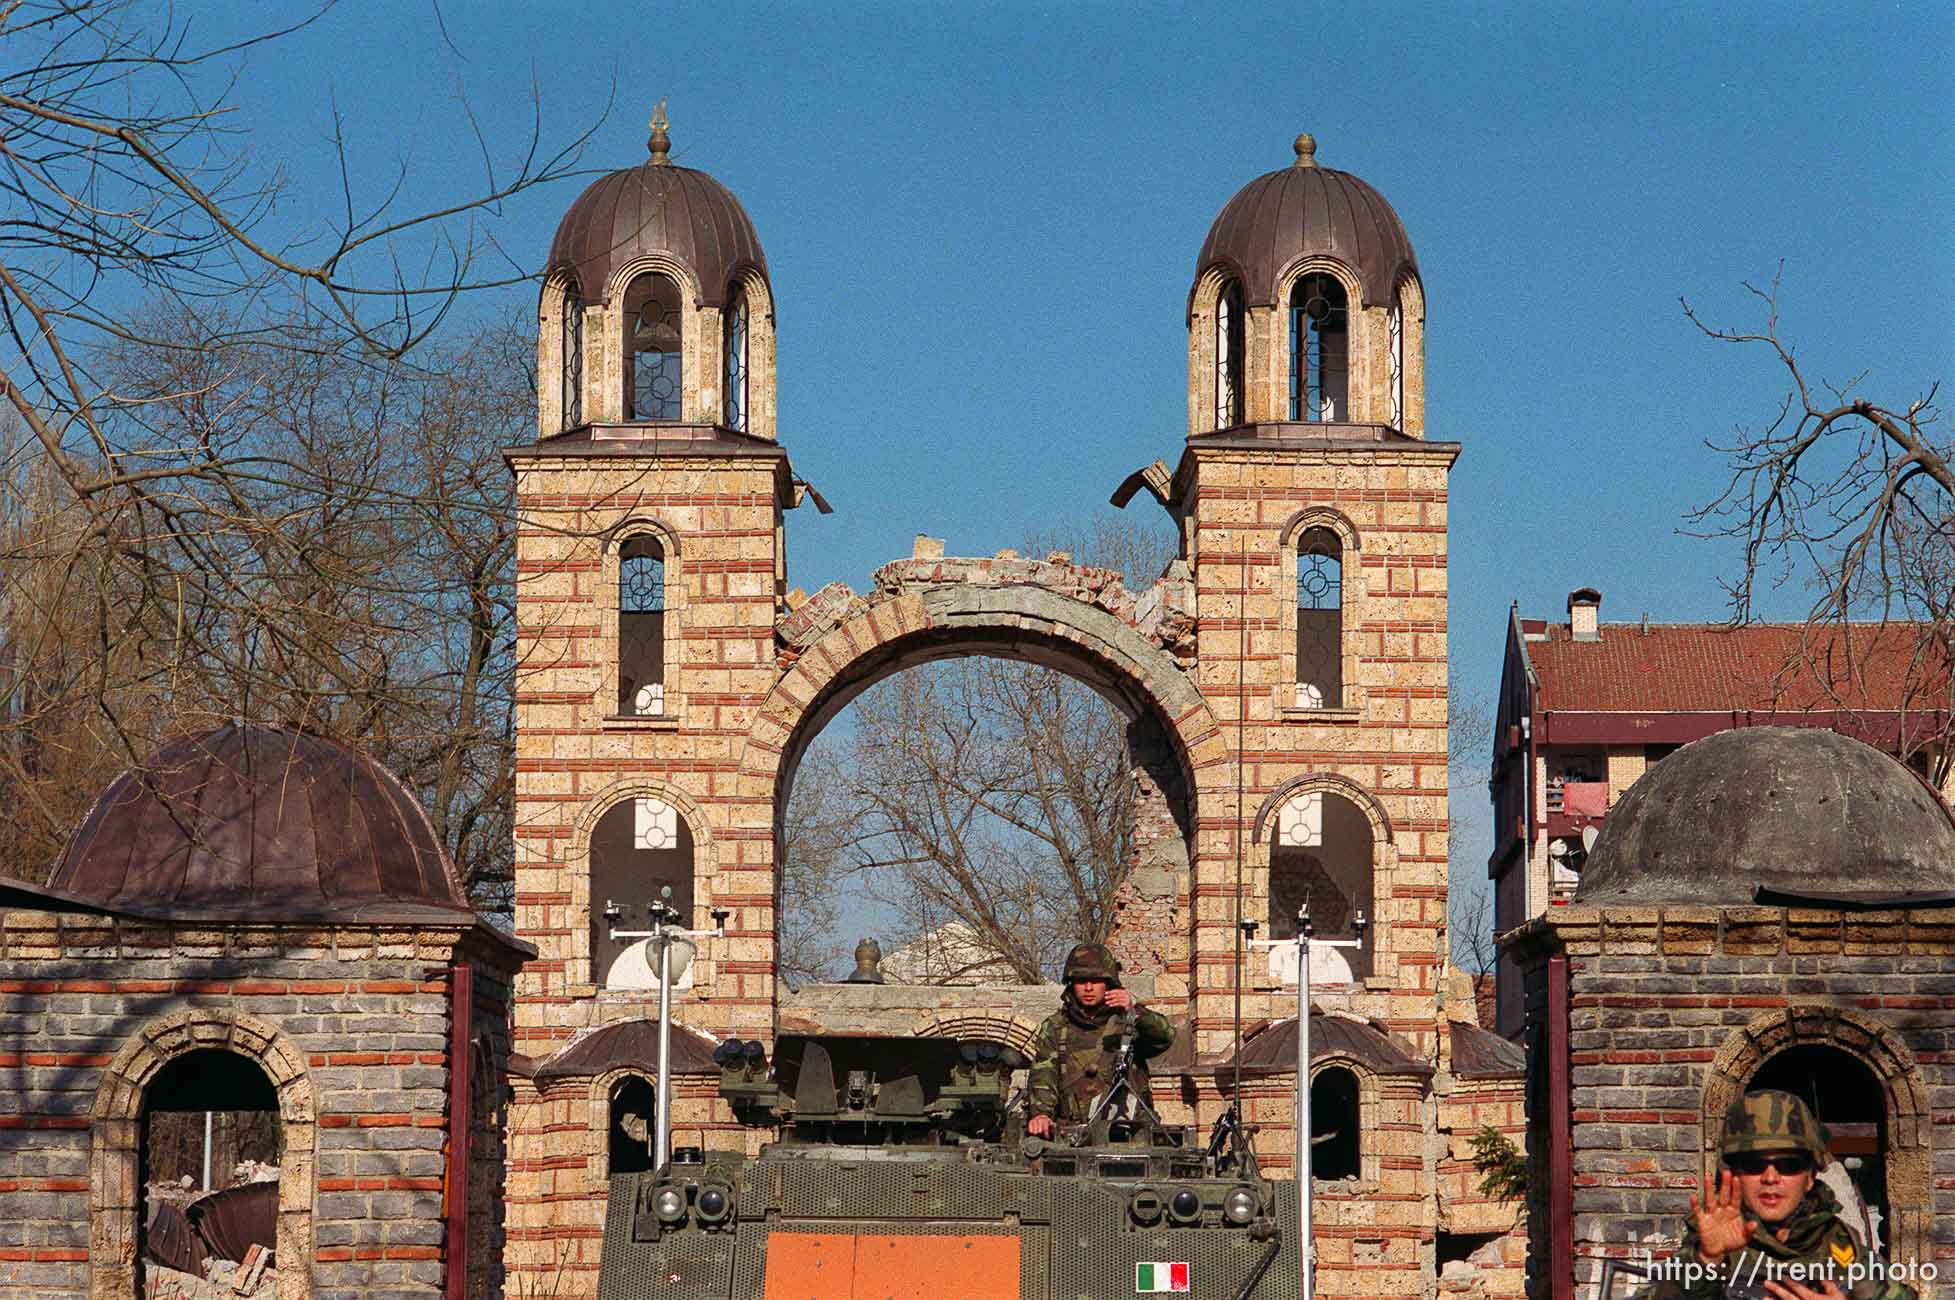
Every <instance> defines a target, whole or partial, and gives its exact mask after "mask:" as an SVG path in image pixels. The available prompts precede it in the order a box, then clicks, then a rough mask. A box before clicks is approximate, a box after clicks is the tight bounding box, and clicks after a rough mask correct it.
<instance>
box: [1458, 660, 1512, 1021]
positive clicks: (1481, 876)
mask: <svg viewBox="0 0 1955 1300" xmlns="http://www.w3.org/2000/svg"><path fill="white" fill-rule="evenodd" d="M1446 697H1447V698H1446V709H1447V735H1446V778H1447V782H1446V783H1447V786H1448V800H1447V802H1448V803H1449V804H1450V805H1451V807H1452V809H1453V815H1452V817H1451V818H1450V821H1449V824H1448V834H1447V845H1448V852H1449V855H1450V857H1449V861H1448V863H1447V877H1448V881H1447V894H1446V897H1447V928H1448V930H1449V932H1450V937H1451V941H1452V943H1451V948H1452V956H1453V964H1454V965H1456V966H1458V967H1459V968H1460V969H1462V970H1464V971H1465V972H1466V973H1467V975H1468V976H1470V977H1471V978H1472V979H1473V980H1474V982H1475V984H1476V986H1477V984H1478V982H1479V981H1481V980H1483V979H1486V978H1489V977H1491V975H1492V974H1493V969H1494V966H1495V965H1496V964H1497V963H1498V961H1499V959H1500V953H1499V950H1498V949H1497V948H1496V947H1495V946H1494V933H1493V893H1492V886H1491V884H1490V882H1489V881H1488V880H1487V869H1486V862H1485V860H1484V859H1473V858H1469V857H1467V856H1465V839H1466V837H1465V836H1464V835H1463V834H1462V833H1461V832H1462V829H1463V826H1462V822H1461V819H1460V817H1459V815H1458V809H1460V808H1461V807H1463V806H1464V805H1465V803H1466V801H1467V800H1474V801H1476V802H1479V803H1484V801H1485V798H1486V782H1487V761H1488V760H1487V756H1488V754H1489V753H1490V752H1491V749H1492V740H1493V705H1492V702H1491V699H1490V698H1489V696H1488V695H1487V693H1486V692H1485V691H1481V690H1476V689H1474V688H1472V687H1470V686H1468V685H1467V684H1466V682H1465V680H1464V679H1463V678H1462V677H1461V676H1460V675H1459V674H1458V673H1457V672H1454V673H1453V674H1451V676H1450V678H1449V680H1448V681H1447V684H1446Z"/></svg>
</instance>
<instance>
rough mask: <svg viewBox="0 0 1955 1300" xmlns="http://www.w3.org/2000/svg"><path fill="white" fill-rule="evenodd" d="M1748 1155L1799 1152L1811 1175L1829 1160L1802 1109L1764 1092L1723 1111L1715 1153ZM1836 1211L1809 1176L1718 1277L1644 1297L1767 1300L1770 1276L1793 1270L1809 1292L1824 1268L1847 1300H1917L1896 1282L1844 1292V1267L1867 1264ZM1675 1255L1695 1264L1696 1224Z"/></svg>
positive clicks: (1668, 1285)
mask: <svg viewBox="0 0 1955 1300" xmlns="http://www.w3.org/2000/svg"><path fill="white" fill-rule="evenodd" d="M1747 1151H1803V1152H1805V1153H1806V1154H1807V1155H1808V1156H1810V1157H1812V1160H1813V1166H1814V1172H1815V1174H1817V1172H1818V1170H1819V1169H1821V1168H1823V1167H1824V1166H1825V1164H1826V1161H1827V1160H1828V1159H1829V1157H1828V1155H1827V1153H1826V1143H1825V1139H1824V1138H1823V1136H1822V1135H1821V1132H1820V1127H1819V1122H1818V1121H1817V1120H1815V1119H1814V1118H1813V1116H1812V1112H1811V1111H1809V1110H1807V1109H1806V1104H1805V1103H1804V1102H1802V1101H1800V1100H1799V1099H1798V1098H1797V1097H1795V1096H1793V1095H1792V1094H1791V1093H1789V1092H1777V1091H1769V1090H1768V1091H1761V1092H1753V1093H1747V1094H1746V1095H1745V1096H1743V1097H1740V1098H1739V1099H1738V1100H1736V1101H1734V1102H1732V1103H1731V1108H1730V1109H1729V1110H1727V1111H1726V1112H1725V1113H1724V1145H1723V1147H1722V1148H1721V1154H1723V1155H1726V1156H1732V1155H1738V1154H1740V1153H1742V1152H1747ZM1741 1212H1743V1213H1745V1217H1746V1218H1747V1219H1749V1218H1751V1217H1752V1216H1751V1214H1750V1213H1749V1212H1746V1211H1742V1207H1741ZM1839 1212H1840V1203H1839V1200H1838V1199H1837V1198H1836V1197H1834V1195H1833V1191H1832V1189H1831V1188H1829V1187H1827V1186H1826V1185H1825V1184H1824V1183H1822V1182H1820V1181H1819V1180H1818V1178H1817V1177H1815V1178H1814V1180H1813V1184H1812V1187H1811V1189H1810V1190H1808V1191H1807V1192H1806V1195H1805V1198H1804V1199H1803V1200H1801V1201H1800V1202H1799V1204H1798V1205H1797V1206H1796V1207H1794V1209H1793V1211H1792V1214H1791V1215H1790V1217H1788V1218H1786V1219H1784V1220H1782V1221H1780V1222H1778V1223H1773V1224H1766V1223H1760V1224H1759V1225H1758V1227H1757V1228H1756V1229H1755V1230H1754V1231H1753V1232H1752V1234H1751V1239H1750V1240H1749V1241H1748V1242H1746V1243H1745V1245H1744V1247H1743V1248H1741V1249H1739V1250H1736V1251H1733V1252H1732V1253H1731V1254H1729V1255H1726V1256H1725V1257H1724V1263H1723V1267H1722V1268H1721V1269H1720V1270H1718V1271H1719V1272H1720V1273H1721V1274H1722V1276H1721V1277H1710V1278H1705V1279H1702V1280H1700V1281H1698V1282H1696V1283H1694V1284H1693V1285H1690V1286H1685V1285H1683V1284H1682V1283H1681V1282H1678V1281H1664V1282H1659V1283H1658V1284H1657V1285H1656V1286H1654V1287H1652V1288H1651V1289H1650V1290H1649V1292H1647V1293H1646V1295H1647V1296H1648V1298H1649V1300H1723V1297H1724V1296H1725V1295H1726V1293H1727V1289H1729V1291H1730V1294H1732V1295H1734V1296H1736V1295H1743V1296H1754V1295H1762V1296H1764V1297H1765V1300H1771V1297H1770V1295H1769V1293H1766V1292H1765V1291H1764V1290H1763V1287H1764V1283H1765V1282H1766V1281H1767V1280H1768V1279H1770V1280H1775V1281H1780V1282H1784V1281H1786V1280H1788V1273H1789V1271H1790V1270H1791V1268H1792V1266H1794V1265H1797V1266H1799V1268H1800V1270H1801V1272H1802V1273H1803V1276H1800V1275H1799V1274H1797V1273H1793V1274H1791V1275H1790V1280H1795V1281H1799V1282H1802V1283H1803V1284H1804V1285H1805V1286H1808V1287H1811V1288H1812V1289H1813V1290H1815V1291H1817V1290H1819V1289H1820V1287H1821V1286H1822V1285H1823V1282H1822V1281H1821V1280H1820V1278H1819V1277H1818V1276H1816V1273H1817V1271H1818V1270H1821V1269H1823V1270H1825V1271H1826V1272H1827V1273H1828V1274H1829V1275H1830V1276H1831V1278H1832V1280H1833V1282H1834V1284H1835V1285H1837V1286H1838V1287H1839V1288H1840V1290H1842V1291H1844V1292H1846V1293H1847V1295H1848V1296H1849V1297H1851V1300H1915V1294H1914V1290H1913V1288H1912V1287H1908V1286H1905V1285H1903V1284H1902V1283H1900V1282H1894V1281H1876V1280H1872V1279H1866V1278H1863V1279H1861V1280H1859V1281H1857V1282H1855V1283H1854V1284H1853V1285H1852V1286H1851V1287H1850V1288H1849V1287H1848V1285H1847V1269H1848V1267H1849V1266H1851V1265H1853V1264H1856V1263H1857V1264H1860V1265H1861V1266H1862V1267H1863V1268H1864V1267H1865V1266H1866V1264H1867V1260H1866V1256H1865V1253H1864V1252H1863V1251H1862V1250H1861V1249H1860V1247H1859V1244H1858V1243H1857V1242H1856V1241H1855V1239H1854V1236H1853V1233H1852V1232H1851V1231H1850V1230H1849V1229H1848V1228H1847V1226H1846V1222H1845V1221H1844V1220H1843V1219H1841V1218H1840V1217H1839ZM1675 1258H1676V1259H1678V1260H1680V1261H1685V1262H1690V1261H1695V1260H1696V1259H1697V1227H1696V1224H1695V1223H1690V1224H1689V1225H1688V1226H1686V1228H1685V1230H1684V1234H1683V1243H1682V1244H1681V1245H1680V1246H1678V1248H1677V1253H1676V1256H1675Z"/></svg>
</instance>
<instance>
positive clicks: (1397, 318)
mask: <svg viewBox="0 0 1955 1300" xmlns="http://www.w3.org/2000/svg"><path fill="white" fill-rule="evenodd" d="M1391 336H1392V337H1391V345H1392V346H1391V362H1392V375H1391V390H1392V419H1391V425H1392V428H1394V429H1403V428H1404V427H1405V309H1404V308H1402V307H1400V306H1398V305H1397V304H1396V303H1394V304H1393V305H1392V316H1391Z"/></svg>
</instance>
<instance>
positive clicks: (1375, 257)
mask: <svg viewBox="0 0 1955 1300" xmlns="http://www.w3.org/2000/svg"><path fill="white" fill-rule="evenodd" d="M1316 149H1317V142H1316V140H1314V139H1313V138H1312V137H1310V136H1307V135H1300V136H1298V137H1297V143H1296V150H1297V161H1296V163H1295V165H1293V166H1290V167H1285V168H1283V169H1282V170H1281V171H1273V172H1270V173H1268V174H1267V175H1263V176H1258V177H1257V178H1256V179H1255V180H1253V181H1250V182H1249V183H1248V184H1247V185H1245V186H1243V187H1242V188H1241V189H1239V190H1237V191H1236V195H1235V197H1234V198H1232V199H1230V200H1229V201H1228V203H1227V204H1225V205H1224V206H1223V208H1222V211H1221V212H1220V213H1219V214H1218V215H1217V216H1216V218H1215V224H1214V225H1212V226H1210V227H1209V228H1208V238H1207V239H1206V240H1205V241H1203V243H1202V251H1201V256H1200V257H1199V258H1197V259H1196V262H1195V279H1196V280H1197V281H1199V280H1200V279H1201V277H1202V276H1203V275H1204V274H1205V273H1206V272H1207V271H1208V269H1209V268H1210V267H1213V266H1217V265H1220V266H1225V267H1228V268H1229V269H1230V270H1232V271H1234V272H1235V273H1236V274H1237V275H1238V276H1240V277H1241V279H1242V293H1243V297H1244V299H1245V301H1246V302H1247V303H1248V305H1249V306H1252V307H1266V306H1268V305H1270V304H1271V303H1274V302H1275V301H1276V282H1277V278H1278V277H1279V276H1281V275H1282V274H1283V272H1284V270H1285V269H1286V268H1288V267H1289V266H1290V265H1292V264H1293V263H1294V262H1295V261H1296V260H1297V259H1298V258H1300V257H1303V256H1306V255H1308V254H1313V253H1322V254H1324V255H1325V256H1327V257H1334V258H1336V259H1337V260H1338V261H1340V262H1342V263H1344V264H1345V265H1346V266H1348V267H1350V268H1351V270H1352V271H1354V272H1355V273H1356V274H1357V277H1358V282H1359V284H1360V285H1361V286H1362V288H1363V291H1364V300H1365V302H1367V303H1381V304H1382V303H1389V302H1391V301H1392V293H1393V291H1394V289H1396V287H1397V283H1398V277H1399V274H1400V273H1401V272H1404V271H1410V272H1411V273H1413V274H1414V275H1416V274H1418V269H1419V267H1418V262H1417V260H1416V259H1415V258H1414V257H1413V256H1412V241H1411V240H1410V239H1408V238H1407V237H1406V234H1405V226H1404V224H1403V223H1401V222H1400V221H1399V219H1398V213H1396V212H1394V211H1392V205H1391V204H1389V203H1387V202H1385V196H1384V195H1382V194H1380V193H1379V192H1378V191H1377V190H1374V189H1372V188H1371V187H1370V186H1369V185H1367V184H1365V183H1364V182H1363V181H1361V180H1359V179H1358V178H1357V177H1355V176H1353V175H1351V173H1349V172H1341V171H1337V170H1336V169H1334V168H1330V167H1319V166H1318V165H1317V161H1316Z"/></svg>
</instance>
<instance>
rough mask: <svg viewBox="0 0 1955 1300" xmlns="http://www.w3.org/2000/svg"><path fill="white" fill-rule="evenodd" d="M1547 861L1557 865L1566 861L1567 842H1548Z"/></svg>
mask: <svg viewBox="0 0 1955 1300" xmlns="http://www.w3.org/2000/svg"><path fill="white" fill-rule="evenodd" d="M1548 861H1550V862H1553V863H1557V864H1559V863H1562V862H1566V861H1568V841H1567V840H1549V841H1548Z"/></svg>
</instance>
